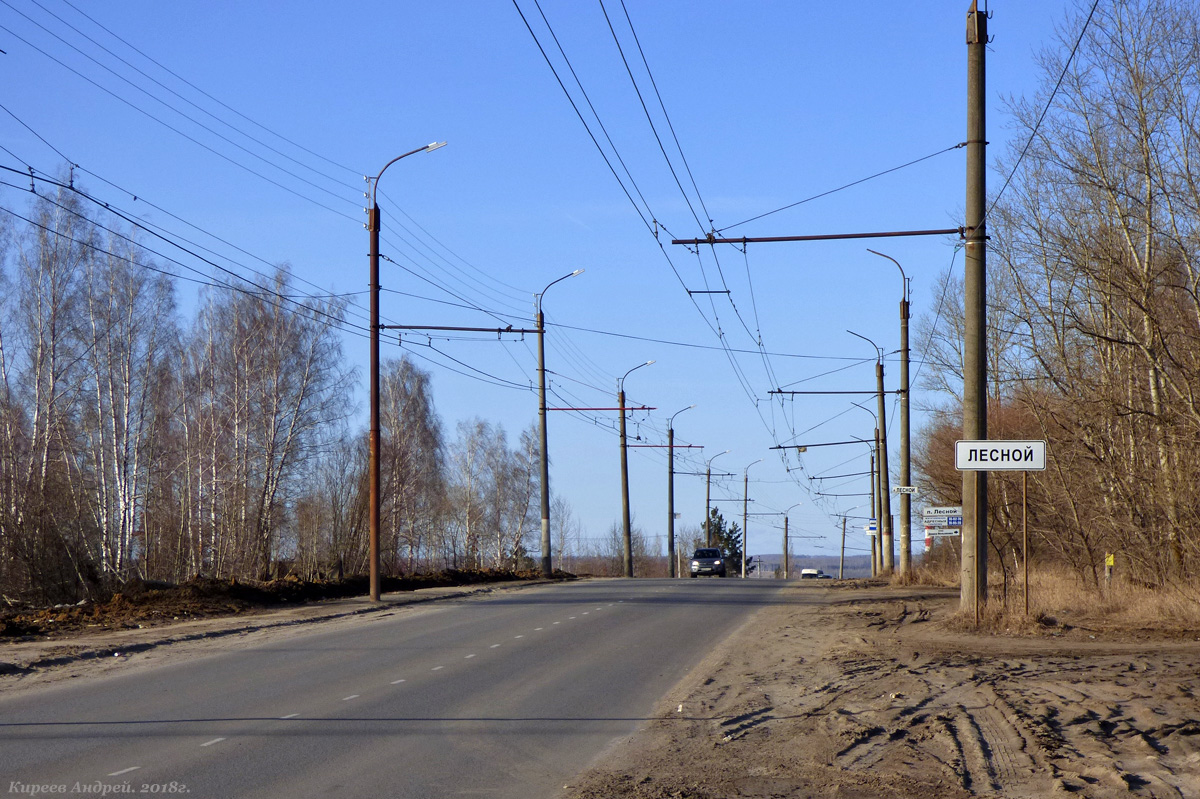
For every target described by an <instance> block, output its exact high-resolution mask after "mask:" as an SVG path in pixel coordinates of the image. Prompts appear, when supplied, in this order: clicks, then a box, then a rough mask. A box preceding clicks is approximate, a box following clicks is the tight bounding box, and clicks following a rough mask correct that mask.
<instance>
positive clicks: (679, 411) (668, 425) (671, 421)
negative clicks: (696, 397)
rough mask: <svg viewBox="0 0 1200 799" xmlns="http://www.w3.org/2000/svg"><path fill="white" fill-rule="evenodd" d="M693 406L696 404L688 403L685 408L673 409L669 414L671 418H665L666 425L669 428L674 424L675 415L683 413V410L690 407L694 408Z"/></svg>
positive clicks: (688, 409) (687, 409)
mask: <svg viewBox="0 0 1200 799" xmlns="http://www.w3.org/2000/svg"><path fill="white" fill-rule="evenodd" d="M695 407H696V406H695V404H694V403H693V404H692V405H689V406H687V407H686V408H680V409H679V410H677V411H675V413H673V414H671V418H670V419H668V420H667V427H668V428H670V427H671V426H672V425H673V424H675V417H676V416H678V415H679V414H681V413H683V412H684V411H690V410H691V409H692V408H695Z"/></svg>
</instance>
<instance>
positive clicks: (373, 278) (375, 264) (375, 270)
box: [367, 142, 446, 602]
mask: <svg viewBox="0 0 1200 799" xmlns="http://www.w3.org/2000/svg"><path fill="white" fill-rule="evenodd" d="M445 146H446V142H432V143H430V144H427V145H425V146H424V147H418V148H417V149H415V150H411V151H409V152H407V153H405V154H404V155H398V156H396V157H395V158H393V159H392V160H391V161H388V162H387V163H386V164H384V165H383V169H381V170H379V174H378V175H376V176H375V177H374V178H368V179H367V180H368V182H369V183H370V184H371V185H370V189H371V190H370V192H369V195H368V199H369V200H370V201H371V207H370V208H369V209H367V231H368V232H369V233H370V239H371V254H370V259H371V271H370V286H369V290H370V294H371V321H370V327H371V361H370V367H369V368H370V371H371V389H370V391H371V398H370V405H371V421H370V427H371V429H370V433H369V436H370V441H369V444H368V451H367V483H368V494H369V501H370V506H371V507H370V512H369V537H370V540H369V547H370V569H371V589H370V590H371V601H372V602H378V601H379V443H380V431H379V228H380V225H379V203H378V201H377V200H376V199H375V192H376V189H377V188H378V186H379V179H380V178H381V177H383V173H384V172H386V171H387V168H388V167H389V166H391V165H392V164H394V163H396V162H397V161H399V160H400V159H401V158H408V157H409V156H410V155H416V154H417V153H427V152H432V151H433V150H436V149H438V148H439V147H445Z"/></svg>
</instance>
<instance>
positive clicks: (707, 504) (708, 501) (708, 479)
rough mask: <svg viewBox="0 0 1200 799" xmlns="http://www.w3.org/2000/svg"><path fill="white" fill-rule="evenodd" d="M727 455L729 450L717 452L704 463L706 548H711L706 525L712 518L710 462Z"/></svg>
mask: <svg viewBox="0 0 1200 799" xmlns="http://www.w3.org/2000/svg"><path fill="white" fill-rule="evenodd" d="M728 453H729V450H725V451H724V452H718V453H717V454H716V455H713V456H712V457H711V458H709V459H708V460H707V461H705V462H704V546H706V547H711V546H712V529H711V525H710V524H709V523H708V520H709V517H711V516H712V462H713V461H715V460H716V459H717V458H719V457H721V456H722V455H727V454H728Z"/></svg>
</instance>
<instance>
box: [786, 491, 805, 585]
mask: <svg viewBox="0 0 1200 799" xmlns="http://www.w3.org/2000/svg"><path fill="white" fill-rule="evenodd" d="M803 504H804V503H803V502H797V503H796V504H795V505H792V506H791V507H790V508H788V509H787V510H785V511H784V512H783V579H785V580H786V579H787V578H788V571H789V570H790V566H791V563H790V561H791V558H792V553H791V543H790V542H789V540H788V514H789V513H791V512H792V509H793V508H798V507H800V506H801V505H803Z"/></svg>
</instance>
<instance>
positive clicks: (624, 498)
mask: <svg viewBox="0 0 1200 799" xmlns="http://www.w3.org/2000/svg"><path fill="white" fill-rule="evenodd" d="M652 363H654V361H646V362H645V363H639V364H638V365H637V366H635V367H633V369H630V370H629V371H628V372H626V373H625V374H624V375H622V376H621V377H620V378H619V379H618V380H617V405H618V406H619V409H620V411H621V520H622V523H623V524H624V544H625V550H624V555H625V576H626V577H632V576H633V534H632V532H631V531H630V523H629V455H628V449H629V447H628V445H627V444H626V440H625V378H627V377H629V375H630V374H631V373H632V372H634V371H635V370H637V369H641V368H642V367H643V366H649V365H650V364H652Z"/></svg>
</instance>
